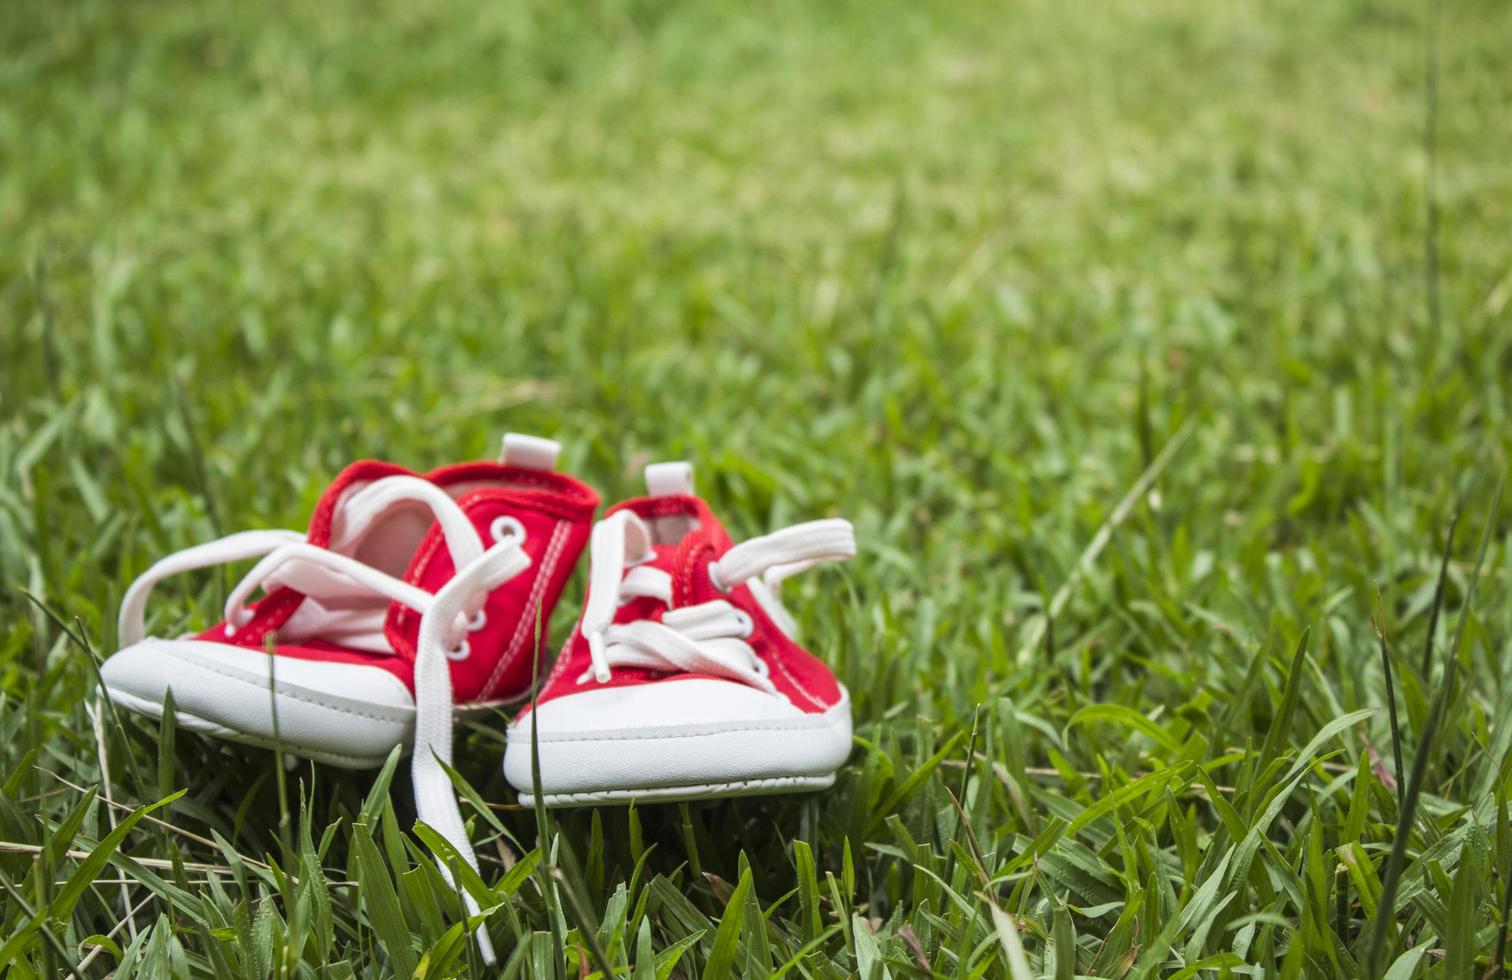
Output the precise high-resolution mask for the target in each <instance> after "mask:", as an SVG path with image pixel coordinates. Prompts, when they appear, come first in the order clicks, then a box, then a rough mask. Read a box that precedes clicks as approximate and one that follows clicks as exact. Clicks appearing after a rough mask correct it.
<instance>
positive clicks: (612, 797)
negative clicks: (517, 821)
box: [520, 773, 835, 808]
mask: <svg viewBox="0 0 1512 980" xmlns="http://www.w3.org/2000/svg"><path fill="white" fill-rule="evenodd" d="M833 785H835V774H834V773H830V774H829V775H827V776H777V777H773V778H771V779H747V780H744V781H742V782H736V783H702V784H699V785H696V786H663V787H660V788H658V789H610V790H602V791H600V792H597V793H544V794H542V796H541V799H542V800H544V801H545V803H546V805H547V806H549V807H552V808H559V807H573V806H622V805H626V804H630V803H686V802H689V801H692V800H718V799H724V798H725V797H730V796H774V795H777V794H781V793H813V792H817V791H818V790H821V789H829V788H830V787H831V786H833ZM520 802H521V803H522V804H524V805H525V806H535V796H533V795H532V794H530V793H521V794H520Z"/></svg>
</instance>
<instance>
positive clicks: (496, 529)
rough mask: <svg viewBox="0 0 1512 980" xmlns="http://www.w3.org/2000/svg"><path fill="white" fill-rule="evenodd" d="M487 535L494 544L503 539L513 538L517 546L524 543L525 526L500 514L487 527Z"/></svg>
mask: <svg viewBox="0 0 1512 980" xmlns="http://www.w3.org/2000/svg"><path fill="white" fill-rule="evenodd" d="M488 534H489V536H490V537H492V538H493V539H494V541H495V542H499V541H503V540H504V539H505V538H514V539H515V542H516V543H517V544H524V543H525V525H524V524H521V523H520V522H519V520H517V519H516V518H513V517H511V516H509V515H508V514H500V515H499V516H498V517H495V518H494V519H493V523H492V524H490V525H488Z"/></svg>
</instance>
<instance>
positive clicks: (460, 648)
mask: <svg viewBox="0 0 1512 980" xmlns="http://www.w3.org/2000/svg"><path fill="white" fill-rule="evenodd" d="M471 654H472V644H470V643H468V642H467V640H465V639H464V640H463V641H462V642H461V643H459V644H457V645H456V646H454V647H447V648H446V659H447V660H450V661H452V662H453V663H456V662H457V661H460V660H466V659H467V658H468V656H470V655H471Z"/></svg>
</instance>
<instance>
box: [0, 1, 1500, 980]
mask: <svg viewBox="0 0 1512 980" xmlns="http://www.w3.org/2000/svg"><path fill="white" fill-rule="evenodd" d="M1509 50H1512V9H1509V8H1508V6H1507V5H1506V4H1504V3H1500V2H1494V0H1453V2H1444V3H1436V0H1426V2H1416V3H1405V2H1396V0H1390V2H1374V3H1371V2H1364V0H1337V2H1334V0H1330V2H1322V3H1315V2H1305V0H1275V2H1257V0H1237V2H1229V3H1207V2H1201V0H1154V2H1151V0H1143V2H1136V0H1107V2H1104V3H1099V4H1089V3H1056V2H1052V0H1022V2H1019V3H1013V4H1007V3H999V4H989V3H977V2H963V3H953V4H943V3H940V4H936V3H932V2H925V3H918V2H903V0H877V2H873V3H858V2H844V3H837V4H819V3H799V2H792V0H774V2H767V3H758V4H739V3H725V2H715V3H708V4H691V3H661V2H646V0H631V2H624V3H612V2H611V3H563V4H554V3H535V2H528V3H520V4H482V3H476V2H473V0H440V2H425V3H409V4H402V3H382V4H371V3H370V4H359V3H355V2H347V0H340V2H330V3H318V4H277V3H270V4H254V3H238V4H233V3H227V2H220V0H195V2H189V0H163V2H156V3H146V2H139V0H78V2H70V3H49V2H44V0H13V2H12V3H10V4H8V5H7V7H6V10H5V12H4V14H3V15H0V405H3V408H0V587H3V591H0V783H3V789H0V841H3V843H0V973H3V972H5V971H6V970H7V969H9V973H8V974H7V975H8V976H10V977H15V978H24V977H31V976H41V977H53V976H63V975H66V974H67V973H68V972H69V971H75V972H77V973H78V974H80V975H83V976H90V977H102V976H104V975H106V974H107V973H109V972H111V971H119V972H120V974H121V975H146V976H169V975H172V976H209V975H227V976H245V977H266V976H281V977H282V976H287V977H350V976H362V977H369V976H390V975H395V974H399V975H409V974H411V973H414V974H415V975H420V973H422V972H423V974H424V975H425V976H426V977H436V976H451V975H458V974H462V975H466V974H468V973H469V972H479V973H481V972H482V967H481V964H479V963H478V961H477V960H476V958H475V957H476V954H475V952H474V951H473V950H472V949H471V948H470V947H469V945H468V943H467V941H466V940H467V936H468V930H467V929H466V927H465V926H464V925H463V924H462V919H461V916H460V913H459V909H458V905H457V902H456V900H455V898H454V897H453V896H451V895H450V894H447V893H446V892H445V891H444V888H442V887H440V886H438V882H439V881H440V879H439V878H438V877H437V876H436V874H435V871H434V868H433V866H432V865H431V864H430V859H429V856H428V852H427V851H425V849H424V848H423V846H422V845H421V844H420V843H419V841H418V839H416V838H415V837H414V836H413V835H411V833H410V831H411V829H412V827H413V823H414V815H413V812H414V811H413V804H412V801H410V800H409V799H407V798H406V794H407V793H408V780H407V779H406V778H405V777H404V767H403V766H401V768H400V769H399V772H398V775H397V776H396V777H395V778H394V779H393V782H392V785H390V784H389V780H388V776H387V775H386V774H385V775H375V774H374V773H370V772H367V773H363V772H359V773H350V772H345V771H340V770H335V769H330V768H325V767H318V766H313V765H311V764H309V763H297V764H295V765H293V766H292V767H291V768H290V769H289V770H288V771H287V772H285V770H284V768H283V767H281V766H280V765H279V764H278V761H277V758H276V757H275V755H274V754H272V753H269V752H263V751H258V750H253V749H243V748H239V747H236V746H233V745H230V744H227V743H223V742H216V741H209V740H206V739H203V738H201V737H199V736H197V735H193V734H191V733H188V732H176V731H175V730H174V729H173V728H172V727H171V726H164V727H161V728H160V727H159V726H158V725H156V724H151V723H144V722H142V721H141V720H139V719H137V718H135V717H128V716H124V715H123V716H120V717H117V716H115V715H113V714H112V713H110V712H108V711H107V712H105V713H103V714H102V715H100V716H98V717H94V718H92V717H91V714H90V710H91V705H92V701H93V690H94V686H95V683H96V672H95V669H94V667H93V666H92V665H91V662H92V660H93V659H97V658H99V657H101V656H103V655H106V654H108V653H109V652H110V651H112V650H113V649H114V648H115V647H114V642H115V611H116V607H117V604H118V602H119V601H120V599H121V596H122V593H123V591H124V589H125V587H126V585H127V584H128V583H129V582H130V581H131V580H132V578H133V577H135V575H137V574H138V573H139V572H140V571H142V570H143V569H144V568H146V567H147V565H149V564H150V563H151V562H152V561H153V560H155V558H157V557H159V556H161V555H163V554H166V553H168V552H170V551H173V550H176V549H179V548H183V547H186V546H188V545H191V544H195V543H197V542H200V541H203V540H207V539H209V538H212V537H215V536H217V535H219V534H224V533H229V532H231V531H234V530H238V529H242V528H248V527H301V526H302V525H303V522H304V520H305V519H306V517H307V515H308V513H309V510H310V508H311V507H312V505H313V503H314V501H315V500H316V498H317V496H318V494H319V492H320V490H321V488H322V487H323V485H324V483H325V482H326V481H327V480H328V479H329V478H330V477H331V476H333V475H334V474H335V473H336V472H337V470H338V469H339V468H340V467H341V466H342V465H344V464H345V463H346V462H347V461H349V460H352V459H355V458H359V457H378V458H388V459H394V460H396V461H399V462H402V463H405V464H408V465H412V466H415V467H420V468H426V467H431V466H435V465H439V464H442V463H444V462H448V461H453V460H458V459H469V458H477V457H481V456H486V455H491V454H493V453H494V452H495V451H496V448H497V439H498V437H499V435H500V434H501V433H502V432H503V431H505V430H506V429H512V430H516V431H524V432H539V433H543V434H548V435H554V436H556V437H557V438H559V439H561V440H562V441H563V443H564V444H565V447H566V448H565V451H564V459H565V466H566V468H567V469H569V470H570V471H572V472H575V473H578V474H580V475H582V476H584V477H585V478H586V479H589V480H590V481H591V482H593V483H594V484H595V485H596V486H597V487H599V488H600V489H601V490H602V491H603V492H604V494H605V496H606V499H609V500H613V499H616V498H618V497H622V496H625V495H629V494H632V493H635V492H638V481H639V470H640V467H641V466H642V465H643V464H644V463H646V462H647V461H650V460H655V459H667V458H688V459H692V460H694V461H695V462H696V463H697V465H698V467H699V477H700V487H701V489H702V491H703V492H704V494H705V496H706V497H707V499H708V500H709V501H710V503H711V504H712V505H713V506H714V508H715V509H716V511H717V512H719V513H721V514H723V515H724V516H725V519H726V521H727V522H728V523H729V525H730V526H731V528H732V530H733V531H734V532H735V533H736V535H737V537H738V536H744V535H752V534H757V533H762V532H764V531H766V530H769V529H772V528H776V527H780V526H783V525H785V524H788V523H792V522H794V521H798V520H807V519H811V518H818V517H824V516H829V515H843V516H846V517H849V518H850V519H851V520H853V521H854V522H855V525H856V529H857V536H858V539H859V542H860V554H859V555H858V556H857V558H856V559H855V560H854V561H852V562H850V563H849V564H848V565H847V566H845V567H844V569H843V571H841V572H840V573H838V574H837V573H835V572H825V573H823V574H820V575H816V576H810V577H808V579H807V580H806V581H802V582H801V584H800V583H798V582H795V584H794V591H793V595H792V601H791V602H790V606H791V607H792V608H793V609H794V610H795V612H797V614H798V617H799V620H800V622H801V624H802V627H803V629H804V635H805V637H807V638H808V639H809V641H810V646H811V647H812V648H813V649H814V650H815V651H816V652H818V653H819V654H820V655H821V656H823V657H825V658H826V659H827V660H828V661H829V662H830V663H831V664H833V665H834V666H835V668H836V670H837V672H838V673H839V675H840V677H841V679H842V681H844V683H845V684H846V685H847V686H848V687H849V689H850V691H851V693H852V697H853V699H854V705H855V713H856V721H857V729H856V734H857V738H856V746H855V750H854V753H853V755H852V757H851V760H850V762H849V764H848V765H847V767H846V768H845V769H844V770H843V771H842V773H841V776H840V780H839V782H838V784H837V786H836V787H835V789H834V790H833V791H830V792H826V793H823V794H820V795H817V796H808V797H789V798H771V799H761V800H737V801H726V802H719V803H705V804H694V805H680V806H679V805H661V806H643V807H639V808H637V809H633V810H632V809H625V808H604V809H599V810H577V811H554V812H552V813H551V814H550V815H549V819H548V820H547V821H546V822H544V823H539V822H538V820H537V817H536V815H535V814H534V813H533V812H531V811H529V810H525V809H523V808H520V807H518V806H516V805H515V803H514V794H513V793H512V792H511V791H510V790H509V789H508V788H507V786H506V784H505V782H504V779H503V776H502V774H501V772H500V769H499V761H500V756H501V752H502V748H503V728H504V721H505V719H504V718H503V717H499V718H495V719H486V718H485V719H480V720H475V721H473V722H470V723H469V724H468V725H467V726H466V729H465V737H464V738H463V740H462V742H461V743H460V744H459V747H458V751H457V760H458V765H459V768H460V771H461V773H462V775H463V776H465V777H466V779H467V780H468V781H469V782H470V784H471V786H472V787H474V788H475V790H476V793H475V796H476V800H477V805H473V804H469V805H467V806H465V807H464V813H465V815H466V816H467V817H468V819H469V820H470V821H471V823H472V839H473V840H474V842H475V843H476V844H477V845H478V849H479V853H480V856H481V858H482V862H483V877H484V879H485V881H486V882H487V883H488V886H489V887H490V888H491V889H493V890H494V893H495V899H496V900H495V901H494V903H493V906H492V908H491V910H490V911H489V914H488V917H487V928H488V930H489V932H490V933H491V935H492V937H493V942H494V945H495V946H496V947H497V948H498V949H499V950H500V951H501V954H502V956H503V958H504V960H503V968H504V970H505V972H506V973H507V974H508V975H512V976H517V977H537V978H542V977H564V978H566V977H579V976H588V975H591V974H593V973H594V972H595V971H599V970H600V969H601V968H602V965H603V963H604V961H607V963H608V964H609V965H610V966H612V967H613V969H614V971H615V972H616V973H618V974H622V975H626V976H633V977H635V978H637V980H639V978H649V977H659V978H665V977H666V976H668V975H669V974H670V975H677V976H683V977H689V978H692V977H705V978H712V977H726V976H761V975H766V974H776V973H779V972H782V973H784V974H785V975H787V976H790V977H814V978H818V977H847V976H859V977H862V978H864V980H876V978H880V977H887V976H891V977H898V978H901V977H916V976H921V975H925V974H927V973H931V972H932V973H934V974H938V975H944V976H990V977H1013V978H1015V980H1018V978H1022V977H1041V976H1045V977H1054V978H1057V980H1059V978H1070V977H1073V976H1074V975H1091V976H1099V977H1125V976H1127V977H1145V976H1183V977H1195V976H1201V977H1218V976H1255V977H1260V976H1272V975H1274V976H1306V977H1346V978H1348V977H1358V976H1365V975H1379V974H1381V973H1384V972H1385V971H1386V970H1387V969H1388V968H1389V970H1390V975H1391V976H1392V977H1393V978H1406V977H1451V978H1462V977H1463V978H1471V977H1480V976H1483V975H1486V974H1487V973H1488V972H1489V973H1496V972H1497V970H1498V969H1499V967H1500V965H1501V964H1502V963H1503V962H1505V960H1506V958H1507V954H1506V952H1505V949H1504V942H1503V939H1504V936H1505V928H1506V925H1507V919H1508V902H1509V899H1512V821H1509V818H1508V802H1507V796H1508V792H1509V790H1508V787H1509V775H1512V773H1509V766H1512V724H1509V723H1508V719H1509V712H1512V680H1509V679H1512V603H1509V601H1508V600H1509V577H1512V548H1509V544H1512V537H1509V534H1512V498H1502V497H1500V496H1499V495H1498V486H1499V481H1500V479H1501V475H1502V473H1503V471H1504V469H1505V467H1506V461H1507V459H1508V451H1509V449H1512V385H1509V377H1512V314H1509V306H1512V239H1509V237H1508V228H1509V226H1512V204H1509V202H1512V194H1509V192H1512V169H1509V168H1508V165H1507V162H1508V160H1512V119H1509V114H1508V106H1509V105H1512V71H1508V70H1507V67H1508V66H1507V60H1506V56H1507V52H1508V51H1509ZM1456 517H1457V518H1458V522H1457V523H1455V519H1456ZM1451 527H1452V528H1453V535H1452V539H1451V534H1450V531H1451ZM1482 556H1483V557H1482ZM1445 559H1447V561H1444V560H1445ZM1441 566H1442V569H1443V576H1442V588H1441V589H1440V588H1439V583H1440V570H1441ZM1477 571H1478V574H1477ZM227 584H228V578H227V577H226V576H216V575H204V576H200V577H197V578H190V579H182V580H176V581H175V582H174V583H172V584H171V585H169V586H165V588H164V589H163V591H162V593H161V595H162V599H161V602H162V604H163V608H165V609H166V610H167V612H166V613H165V615H164V617H163V619H162V621H160V622H159V623H158V624H157V626H158V628H159V629H160V630H162V631H165V632H173V631H175V630H179V629H187V628H192V627H195V626H203V625H206V624H208V623H210V622H213V621H214V620H215V618H216V617H217V613H216V610H217V609H218V608H219V605H220V602H221V599H222V597H223V595H224V589H225V588H226V587H227ZM581 584H582V575H581V574H580V575H579V577H578V580H577V584H576V585H574V586H573V587H572V588H571V589H570V590H569V593H568V597H567V601H566V602H565V603H564V605H563V607H562V608H560V609H559V610H558V612H557V615H556V617H555V618H554V619H553V620H552V622H551V624H550V630H551V633H552V635H553V636H554V637H557V638H564V637H565V636H566V634H567V632H568V631H569V630H570V629H571V625H572V621H573V617H574V615H575V612H576V609H577V605H578V602H579V601H580V597H581ZM1378 629H1379V632H1378ZM1389 709H1390V710H1389ZM165 800H166V801H167V802H162V801H165ZM160 803H161V805H160V806H159V807H158V808H157V809H155V810H152V811H151V812H150V813H146V814H145V815H142V816H140V817H135V816H132V815H134V814H141V813H144V811H143V810H141V809H139V808H143V807H151V806H153V805H157V804H160ZM484 803H486V805H482V804H484ZM117 825H118V826H119V828H120V829H118V830H115V831H113V830H112V827H113V826H117Z"/></svg>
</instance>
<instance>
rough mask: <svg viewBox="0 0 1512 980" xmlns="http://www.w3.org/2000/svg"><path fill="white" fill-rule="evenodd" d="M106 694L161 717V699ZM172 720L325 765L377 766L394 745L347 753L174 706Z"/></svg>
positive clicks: (188, 727)
mask: <svg viewBox="0 0 1512 980" xmlns="http://www.w3.org/2000/svg"><path fill="white" fill-rule="evenodd" d="M105 694H106V696H107V697H109V698H110V700H111V701H112V702H113V703H115V704H117V705H119V706H120V707H122V708H125V709H127V710H128V711H134V712H136V713H137V714H139V715H145V716H146V717H148V718H158V719H161V718H162V717H163V705H162V703H161V702H157V701H151V700H148V699H146V698H139V697H137V696H136V695H134V694H128V693H126V692H125V691H115V690H111V689H110V688H108V687H107V688H106V689H105ZM173 720H174V723H175V724H176V725H178V727H180V728H182V729H184V730H185V731H191V732H195V733H196V734H199V735H207V736H211V737H213V738H219V739H224V740H225V741H227V742H237V743H239V744H241V745H251V746H253V747H255V748H259V749H269V750H272V749H280V750H282V751H283V752H285V753H287V754H288V755H291V756H298V757H300V758H304V759H313V760H314V761H316V762H323V763H325V764H326V765H330V766H339V767H341V768H343V769H377V768H378V767H379V766H381V765H383V764H384V762H386V761H388V753H389V752H392V751H393V748H394V747H393V746H392V745H390V746H389V747H388V750H387V751H385V752H384V753H383V754H382V755H374V756H360V755H346V754H343V753H339V752H331V751H328V750H326V749H324V748H320V747H319V746H314V745H302V744H299V743H296V742H291V741H289V740H287V739H283V738H280V739H276V740H275V739H272V738H268V737H265V736H262V735H257V734H254V733H252V732H243V731H238V730H236V729H234V728H227V727H226V726H225V725H222V724H219V723H218V722H215V721H211V720H210V719H208V718H201V717H200V716H199V715H196V714H193V713H191V712H188V711H180V710H177V709H175V710H174V712H173Z"/></svg>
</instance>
